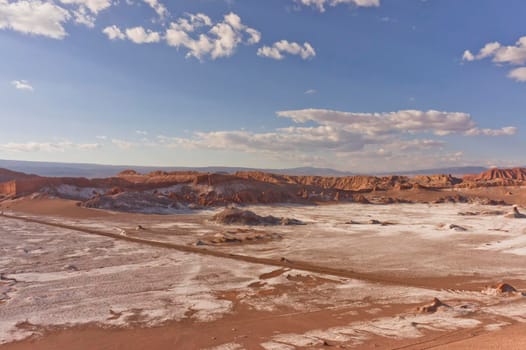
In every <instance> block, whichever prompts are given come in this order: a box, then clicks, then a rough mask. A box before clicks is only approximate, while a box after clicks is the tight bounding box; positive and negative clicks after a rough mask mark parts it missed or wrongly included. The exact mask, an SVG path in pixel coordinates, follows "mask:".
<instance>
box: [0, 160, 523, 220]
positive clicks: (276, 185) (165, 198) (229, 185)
mask: <svg viewBox="0 0 526 350" xmlns="http://www.w3.org/2000/svg"><path fill="white" fill-rule="evenodd" d="M523 182H524V183H526V169H492V170H490V171H487V172H484V173H482V174H479V175H471V176H464V177H463V178H462V179H460V178H456V177H454V176H451V175H446V174H443V175H429V176H428V175H420V176H415V177H407V176H396V175H395V176H381V177H377V176H363V175H360V176H342V177H332V176H298V175H282V174H273V173H265V172H258V171H242V172H237V173H235V174H223V173H220V174H217V173H202V172H195V171H176V172H166V171H154V172H150V173H146V174H141V173H138V172H137V171H134V170H131V169H130V170H124V171H122V172H121V173H119V174H118V175H116V176H114V177H108V178H100V179H86V178H79V177H41V176H36V175H27V174H24V173H17V172H12V171H10V170H5V169H0V197H3V198H13V197H19V196H23V195H28V194H32V193H35V192H36V193H40V194H45V195H50V196H54V197H58V198H65V199H73V200H77V201H79V202H80V205H82V206H86V207H93V208H103V209H111V210H122V211H133V212H157V213H169V212H171V211H173V210H179V209H188V208H201V207H210V206H225V205H229V204H272V203H297V204H307V203H324V202H325V203H330V202H360V203H399V202H406V201H410V200H412V197H415V196H414V194H418V193H422V192H424V193H425V192H427V193H429V192H433V191H434V192H435V193H438V194H439V193H441V191H444V190H453V189H455V188H477V187H483V186H499V185H517V184H522V183H523ZM409 190H411V191H409ZM408 191H409V192H410V193H409V194H411V196H408V195H407V194H408ZM387 193H389V194H388V195H387ZM404 193H405V194H406V195H404ZM364 195H366V196H367V198H366V197H364ZM437 196H438V195H437ZM440 196H441V194H440ZM409 197H411V198H409ZM417 197H418V196H417ZM435 197H436V196H435ZM418 198H419V197H418ZM418 198H417V200H420V199H418ZM422 198H423V197H422ZM437 198H438V197H437ZM435 200H436V199H435ZM465 200H467V199H465Z"/></svg>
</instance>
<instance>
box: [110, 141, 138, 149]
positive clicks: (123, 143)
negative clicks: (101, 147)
mask: <svg viewBox="0 0 526 350" xmlns="http://www.w3.org/2000/svg"><path fill="white" fill-rule="evenodd" d="M111 143H112V144H114V145H115V146H117V147H118V148H120V149H122V150H128V149H130V148H132V147H133V146H135V144H134V143H133V142H129V141H125V140H119V139H113V140H111Z"/></svg>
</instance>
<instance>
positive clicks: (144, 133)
mask: <svg viewBox="0 0 526 350" xmlns="http://www.w3.org/2000/svg"><path fill="white" fill-rule="evenodd" d="M135 133H136V134H137V135H148V131H144V130H135Z"/></svg>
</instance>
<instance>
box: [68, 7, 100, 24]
mask: <svg viewBox="0 0 526 350" xmlns="http://www.w3.org/2000/svg"><path fill="white" fill-rule="evenodd" d="M73 16H74V17H75V23H78V24H83V25H85V26H86V27H89V28H93V27H95V20H96V18H95V16H93V15H92V14H91V13H89V12H88V10H86V8H85V7H80V8H79V9H78V10H75V11H73Z"/></svg>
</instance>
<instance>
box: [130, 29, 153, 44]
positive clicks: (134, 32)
mask: <svg viewBox="0 0 526 350" xmlns="http://www.w3.org/2000/svg"><path fill="white" fill-rule="evenodd" d="M126 36H127V37H128V39H129V40H131V41H133V42H134V43H136V44H148V43H158V42H159V41H161V36H160V35H159V33H158V32H153V31H151V30H149V29H148V30H145V29H144V28H143V27H135V28H129V29H126Z"/></svg>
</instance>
